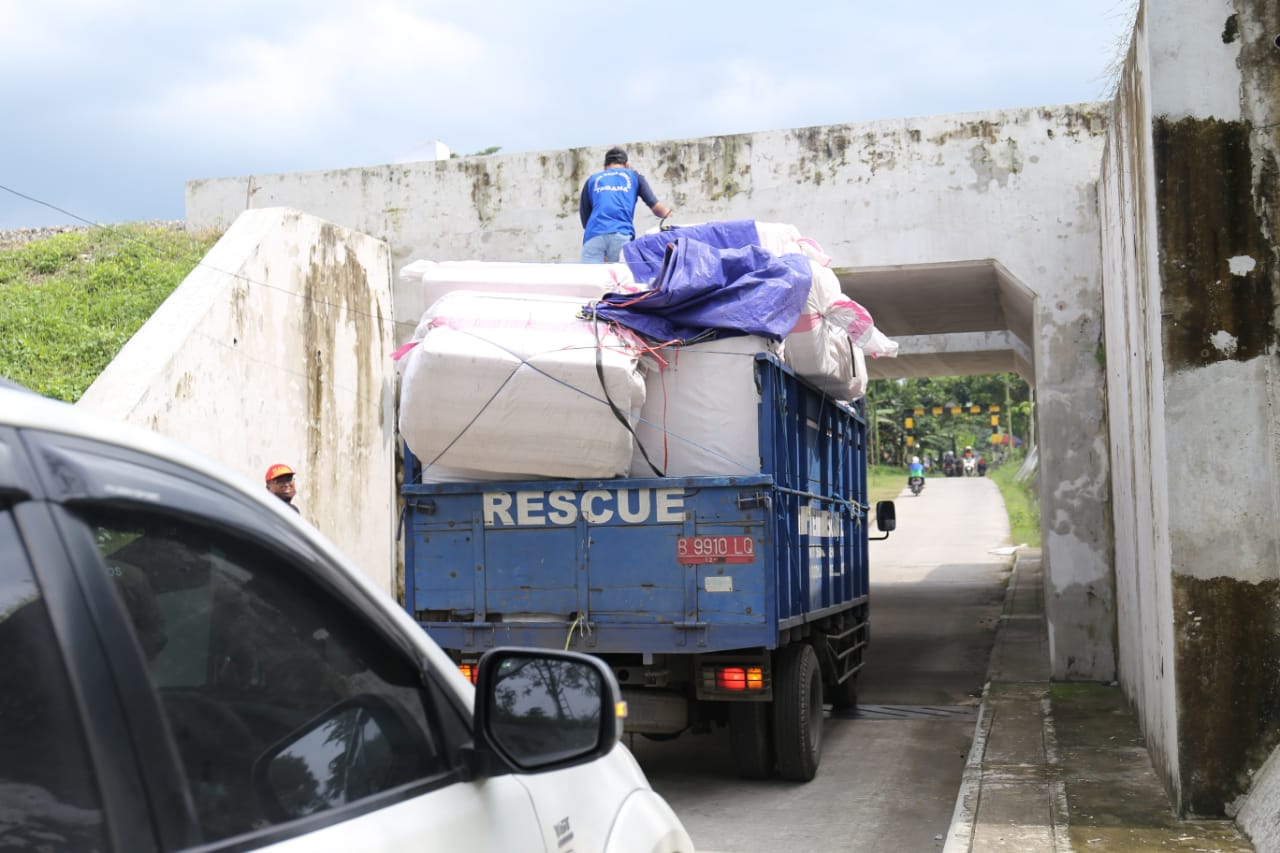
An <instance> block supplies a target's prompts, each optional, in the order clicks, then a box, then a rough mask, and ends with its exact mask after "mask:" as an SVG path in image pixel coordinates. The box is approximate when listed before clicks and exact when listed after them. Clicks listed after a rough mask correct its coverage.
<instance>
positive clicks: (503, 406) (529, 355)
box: [400, 291, 645, 480]
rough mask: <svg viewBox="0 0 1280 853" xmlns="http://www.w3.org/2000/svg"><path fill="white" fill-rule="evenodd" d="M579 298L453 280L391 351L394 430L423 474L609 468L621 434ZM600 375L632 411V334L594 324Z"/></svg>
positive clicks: (635, 389)
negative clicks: (400, 350)
mask: <svg viewBox="0 0 1280 853" xmlns="http://www.w3.org/2000/svg"><path fill="white" fill-rule="evenodd" d="M582 304H583V303H582V300H581V299H576V298H561V297H552V296H526V295H523V294H501V293H476V292H471V291H454V292H452V293H450V294H448V295H446V296H445V297H443V298H441V299H440V300H438V301H437V302H436V303H435V304H434V305H432V307H431V308H430V309H429V310H428V311H427V313H426V314H425V315H423V318H422V322H421V323H419V326H418V331H417V332H416V333H415V335H414V337H415V339H417V340H419V341H420V342H419V343H418V345H417V346H415V347H413V348H412V349H411V350H409V352H408V353H407V354H406V355H405V356H404V358H402V359H401V372H402V377H401V383H400V434H401V436H402V437H403V438H404V441H405V443H406V444H407V445H408V446H409V449H410V450H412V451H413V452H414V454H415V455H416V456H417V457H418V458H419V459H420V460H421V461H422V464H423V466H424V467H425V468H426V471H425V477H424V479H428V480H431V479H436V480H439V479H442V478H444V479H455V478H456V479H460V480H475V479H482V478H485V477H489V478H493V479H499V478H508V479H512V478H522V477H539V478H540V477H563V478H596V477H616V476H621V475H623V474H626V473H627V470H628V469H629V467H630V464H631V453H632V447H633V440H632V436H631V433H630V432H628V431H627V429H626V428H625V427H624V426H623V425H622V424H621V423H620V422H619V421H618V419H617V418H616V417H615V415H614V413H613V411H612V409H611V408H610V406H609V405H608V403H607V402H606V400H605V395H604V394H603V393H602V390H601V383H600V378H599V376H598V375H597V371H596V350H597V345H596V331H595V329H596V328H597V327H595V325H594V324H593V323H591V322H589V321H586V320H580V319H577V318H576V314H577V313H578V311H579V310H580V309H581V307H582ZM598 330H599V335H600V340H601V343H602V346H601V347H600V360H601V365H602V369H603V371H604V377H605V385H606V387H607V389H608V393H609V396H610V397H611V398H612V400H613V402H614V403H615V404H616V406H617V407H618V408H619V409H620V410H621V411H622V412H623V413H624V415H626V416H627V417H628V418H629V419H631V420H634V419H635V418H636V417H637V416H638V414H639V410H640V407H641V406H642V405H643V403H644V392H645V388H644V379H643V377H642V376H641V373H640V367H639V357H638V350H637V348H636V347H634V346H633V345H632V343H631V339H630V338H627V337H620V336H619V335H617V334H614V333H611V332H609V331H608V327H606V326H605V325H603V324H601V325H599V326H598Z"/></svg>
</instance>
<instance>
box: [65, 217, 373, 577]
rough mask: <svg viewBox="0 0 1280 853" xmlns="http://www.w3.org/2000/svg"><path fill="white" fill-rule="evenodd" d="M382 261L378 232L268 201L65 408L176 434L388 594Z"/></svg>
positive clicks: (243, 221)
mask: <svg viewBox="0 0 1280 853" xmlns="http://www.w3.org/2000/svg"><path fill="white" fill-rule="evenodd" d="M391 316H392V306H391V283H390V262H389V256H388V252H387V246H386V244H385V243H382V242H381V241H379V240H376V239H374V238H372V237H369V236H367V235H364V234H358V233H355V232H352V231H349V230H347V229H345V228H341V227H338V226H335V225H333V224H332V223H329V222H324V221H322V220H320V219H317V218H315V217H312V216H308V215H304V214H301V213H298V212H297V211H293V210H285V209H280V208H273V209H263V210H254V211H250V212H247V213H245V214H244V215H242V216H239V217H237V218H236V219H235V222H234V224H233V225H232V226H231V227H230V229H229V230H228V231H227V232H226V234H225V235H224V236H223V238H222V239H221V240H219V241H218V243H217V245H215V246H214V247H213V249H212V250H211V251H210V252H209V254H208V255H206V256H205V258H204V260H203V261H202V262H201V264H200V266H199V267H197V268H196V270H195V271H194V272H192V273H191V275H189V276H187V278H186V280H184V281H183V282H182V284H181V285H180V286H179V287H178V288H177V290H175V291H174V292H173V294H171V295H170V297H169V298H168V299H167V300H165V302H164V304H162V305H161V306H160V308H159V310H157V311H156V313H155V314H154V315H153V316H152V317H151V319H150V320H148V321H147V323H146V324H145V325H144V326H143V327H142V328H141V329H140V330H139V331H138V333H137V334H136V335H134V336H133V338H131V339H130V340H129V342H128V344H126V345H125V347H124V349H123V350H122V351H121V352H120V354H119V355H118V356H117V357H116V358H115V360H113V361H112V362H111V365H110V366H109V367H108V368H107V370H106V371H104V372H103V374H102V375H101V376H99V377H98V379H97V381H96V382H94V383H93V385H92V386H91V387H90V388H89V390H88V391H86V392H85V394H84V396H83V397H82V398H81V400H80V402H79V405H81V406H84V407H86V408H89V409H92V410H94V411H97V412H101V413H103V414H106V415H109V416H111V417H113V418H118V419H120V420H124V421H129V422H131V423H135V424H139V425H142V426H145V427H148V428H150V429H153V430H155V431H156V432H160V433H163V434H165V435H169V436H172V437H174V438H177V439H179V440H181V441H183V442H185V443H187V444H189V445H191V446H193V447H194V448H196V449H197V450H200V451H202V452H203V453H205V454H207V455H209V456H211V457H213V458H215V459H217V460H219V461H220V462H222V463H224V464H226V465H228V466H229V467H231V468H233V469H237V470H239V471H241V472H242V473H243V474H244V475H245V477H246V478H248V479H249V481H250V482H251V483H253V484H254V485H255V486H257V487H258V488H265V484H264V482H263V475H264V473H265V472H266V470H267V466H268V465H270V464H272V463H274V462H285V463H287V464H289V465H290V466H292V467H293V468H294V469H295V470H296V471H297V472H298V474H297V483H298V496H297V498H296V499H295V503H297V504H298V506H299V507H300V509H301V511H302V517H303V518H304V519H306V520H307V521H309V522H310V523H311V524H313V525H315V526H316V528H317V529H319V530H320V531H321V532H322V533H324V534H325V535H326V536H328V537H329V538H330V539H331V540H333V542H334V543H335V544H337V545H338V546H339V547H340V548H341V549H342V550H343V551H344V552H346V554H347V555H348V556H350V557H351V558H352V559H353V560H354V561H355V563H356V564H357V565H358V566H360V567H361V568H362V569H363V570H364V571H365V573H366V574H368V575H369V577H370V578H372V579H373V580H374V581H375V582H376V583H377V584H378V585H380V586H381V587H382V588H383V589H386V590H387V591H388V592H389V593H392V594H395V593H396V591H397V590H396V588H395V585H394V582H395V574H394V572H395V561H396V554H395V526H394V524H395V518H396V511H395V509H394V507H395V488H394V483H393V476H394V471H395V461H394V445H393V438H394V422H393V420H392V411H393V403H394V399H393V393H392V376H393V373H392V371H391V362H390V360H389V359H388V357H387V356H388V353H390V352H391V351H392V349H393V339H392V330H391V322H390V320H391Z"/></svg>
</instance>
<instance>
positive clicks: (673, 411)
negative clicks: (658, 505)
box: [399, 220, 896, 481]
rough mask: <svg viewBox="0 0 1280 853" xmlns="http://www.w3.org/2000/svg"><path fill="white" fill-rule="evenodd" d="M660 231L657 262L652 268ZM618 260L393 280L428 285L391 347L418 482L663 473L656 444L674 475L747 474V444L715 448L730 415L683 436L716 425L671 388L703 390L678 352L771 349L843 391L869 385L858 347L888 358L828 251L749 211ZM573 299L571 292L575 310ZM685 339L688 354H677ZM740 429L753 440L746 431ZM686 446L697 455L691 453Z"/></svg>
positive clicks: (710, 384)
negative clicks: (423, 302)
mask: <svg viewBox="0 0 1280 853" xmlns="http://www.w3.org/2000/svg"><path fill="white" fill-rule="evenodd" d="M686 232H688V234H689V235H693V236H686ZM695 237H697V238H701V239H695ZM704 240H707V241H710V242H704ZM753 240H754V241H758V242H760V243H767V244H769V245H771V246H773V247H774V248H776V249H782V250H784V251H785V252H786V253H785V254H782V255H775V254H774V253H773V252H771V251H769V250H767V249H765V248H764V247H763V246H762V245H757V244H756V243H753V242H750V241H753ZM658 241H661V242H664V245H665V248H664V249H663V257H664V259H665V261H666V262H665V263H664V264H662V265H659V266H656V267H655V266H654V264H653V263H652V262H651V256H652V252H653V248H652V246H653V245H656V242H658ZM624 256H626V257H628V258H630V259H631V263H632V264H633V268H634V269H633V271H632V268H629V267H627V266H626V265H623V264H603V265H592V264H520V263H487V262H446V263H433V262H429V261H415V262H414V263H412V264H409V265H408V266H406V267H405V268H404V270H403V271H402V273H401V278H402V280H405V281H407V282H412V283H414V284H417V285H418V286H420V287H421V288H422V289H423V293H424V294H425V295H427V296H429V297H432V298H433V302H432V304H431V307H430V308H429V309H428V311H427V312H426V314H424V315H423V317H422V318H421V321H420V322H419V324H418V327H417V329H416V330H415V332H414V335H413V338H412V339H411V341H410V342H409V344H408V345H407V346H406V347H405V348H403V355H402V358H401V361H400V374H401V390H400V415H399V425H400V433H401V436H402V438H403V439H404V440H405V442H406V443H407V444H408V446H409V447H410V448H412V449H413V451H414V453H415V455H417V457H418V458H419V459H420V460H422V462H423V476H424V477H425V478H427V479H429V480H440V481H467V480H477V479H485V478H499V479H501V478H510V477H520V476H524V477H535V478H546V477H592V476H594V477H612V476H620V475H623V474H626V473H628V472H630V473H638V472H640V471H644V472H647V473H658V474H663V473H667V467H666V464H664V463H662V462H655V461H654V460H653V459H652V458H650V456H651V454H650V453H649V450H650V444H649V443H650V442H656V441H660V442H661V443H660V444H657V445H655V446H654V448H653V453H654V454H658V455H661V456H663V457H665V458H674V462H675V468H674V469H673V470H672V472H671V473H678V472H690V473H712V472H713V471H714V470H715V469H716V467H717V465H720V464H722V463H723V464H724V465H726V466H728V467H725V468H723V469H722V470H720V471H719V473H730V472H732V471H736V470H744V469H745V470H752V469H754V470H758V467H759V465H758V460H754V459H753V458H752V454H748V455H747V456H745V457H744V456H742V455H741V454H737V455H735V454H732V453H730V454H727V455H726V454H721V453H720V452H719V451H718V450H717V449H716V447H715V445H717V444H723V443H725V442H726V441H727V443H728V444H730V445H732V444H733V443H734V442H733V439H734V437H735V436H734V435H733V434H732V433H733V431H732V429H731V430H730V431H729V432H730V434H729V435H728V436H726V437H725V438H724V440H717V439H714V438H712V440H710V441H709V442H708V441H704V440H702V439H703V438H707V437H708V436H707V435H706V430H705V429H703V430H695V431H693V432H692V433H688V434H686V431H685V429H684V427H683V426H682V425H683V424H688V423H689V422H694V423H696V422H697V421H698V420H699V419H704V420H711V421H714V418H708V416H706V415H702V414H699V411H706V410H708V408H710V410H711V411H714V410H715V407H714V406H711V407H708V406H707V405H706V401H705V400H704V401H702V402H700V403H699V404H698V406H697V407H692V406H687V405H685V404H684V403H682V402H680V400H679V397H680V395H681V393H683V395H684V397H685V398H686V399H690V400H691V399H693V398H694V397H695V396H697V393H698V392H697V387H696V385H695V381H694V380H693V379H691V378H687V377H693V376H699V375H705V376H710V374H709V373H708V372H707V371H706V370H702V371H697V370H693V369H691V368H690V367H686V368H684V369H683V370H682V368H681V363H682V361H685V362H695V363H708V364H709V363H712V362H714V361H717V354H719V355H720V356H727V355H729V354H732V355H736V356H737V357H738V358H737V361H738V362H739V363H740V364H746V362H748V361H749V357H750V356H751V355H754V354H755V353H757V352H772V353H774V354H777V355H779V356H780V357H781V358H782V359H783V361H784V363H786V364H788V365H789V366H791V367H792V368H793V369H795V370H796V371H797V373H799V374H800V375H801V376H802V377H804V378H806V379H807V380H809V381H810V382H812V383H814V384H815V385H817V387H818V388H820V389H821V390H823V391H824V392H826V393H827V394H829V395H830V396H832V397H834V398H836V399H840V400H846V401H848V400H856V399H858V398H859V397H861V396H862V394H864V393H865V390H866V381H867V379H866V367H865V355H864V351H868V350H869V351H870V352H871V353H872V354H873V356H876V357H878V356H884V355H887V356H892V355H894V354H896V344H894V343H893V342H892V341H889V340H888V339H887V338H885V337H884V336H883V335H882V334H880V332H879V331H878V330H877V329H876V328H875V326H874V321H873V320H872V318H871V315H870V313H869V312H867V311H866V309H865V308H863V307H862V306H861V305H858V303H856V302H854V301H853V300H850V299H847V298H846V297H844V295H843V294H842V293H841V292H840V286H839V281H838V279H837V278H836V277H835V274H834V273H832V272H831V270H830V269H829V268H827V267H826V266H824V265H823V263H824V262H825V263H829V262H830V259H829V258H827V257H826V256H825V255H823V254H822V253H821V250H820V249H819V248H817V245H816V243H814V242H813V241H811V240H810V241H806V240H804V239H803V238H801V237H799V234H798V232H797V231H796V229H794V227H792V226H784V225H779V224H769V223H755V222H753V221H750V220H746V221H742V222H733V223H711V224H708V225H704V226H696V227H691V228H688V229H676V230H674V231H670V232H661V233H659V234H656V235H647V236H645V237H641V238H639V239H637V240H636V241H633V243H632V244H628V246H627V247H626V249H624ZM624 269H626V270H628V271H627V272H623V270H624ZM574 295H577V296H581V297H583V299H582V300H580V302H579V304H578V305H577V306H576V308H578V309H581V310H578V311H577V312H576V313H577V316H574V313H575V312H574V311H572V310H570V309H571V308H573V307H575V306H572V305H571V303H572V301H573V296H574ZM557 300H562V301H557ZM736 338H746V340H735V339H736ZM713 342H717V343H713ZM698 347H700V348H701V349H698ZM686 349H688V350H689V352H691V353H694V352H696V353H697V355H691V356H690V357H689V358H687V359H682V358H681V357H679V354H680V353H683V352H684V351H685V350H686ZM718 360H719V361H720V362H722V363H725V364H727V363H728V362H730V361H732V360H733V359H728V358H723V357H720V358H719V359H718ZM744 371H746V372H749V368H744V367H741V366H740V367H739V368H738V371H737V372H738V374H739V375H741V374H743V373H744ZM680 373H683V374H684V376H683V377H682V376H679V375H678V374H680ZM668 380H669V381H668ZM697 381H698V382H702V381H704V380H702V379H698V380H697ZM668 385H671V386H673V387H674V389H675V390H676V391H677V393H676V394H675V397H674V399H673V398H669V397H668V389H667V386H668ZM637 386H643V387H637ZM705 388H706V390H707V392H709V393H710V394H711V395H712V396H715V395H716V394H717V393H720V392H723V394H724V395H728V396H729V397H732V395H733V393H734V389H733V386H732V385H724V384H723V383H718V382H716V381H715V380H714V379H710V380H709V381H707V384H706V386H705ZM655 390H656V391H658V392H661V393H660V394H659V396H658V397H656V398H655V397H653V393H654V391H655ZM461 398H465V399H461ZM646 400H649V404H648V405H647V406H645V401H646ZM673 403H674V405H673ZM706 426H708V427H712V426H713V424H707V425H706ZM748 432H749V430H748ZM744 438H745V442H744V443H745V445H746V447H747V448H750V446H751V441H752V439H751V437H750V435H746V436H744ZM740 443H743V442H740ZM597 445H599V446H597ZM517 457H518V458H517ZM698 458H704V459H705V464H695V465H693V467H689V465H688V464H686V463H688V462H689V461H690V460H697V459H698ZM717 459H719V460H720V462H717V461H716V460H717ZM744 460H745V467H744V465H743V462H744Z"/></svg>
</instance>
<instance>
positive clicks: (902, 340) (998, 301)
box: [837, 259, 1036, 387]
mask: <svg viewBox="0 0 1280 853" xmlns="http://www.w3.org/2000/svg"><path fill="white" fill-rule="evenodd" d="M837 274H838V275H839V277H840V284H841V287H842V289H843V290H844V292H845V293H846V294H847V295H849V297H850V298H852V299H856V300H857V301H858V302H860V303H862V304H863V305H864V306H865V307H866V308H867V309H868V310H870V311H871V314H872V316H874V317H875V318H876V325H877V326H878V327H879V328H880V330H881V331H883V332H884V333H885V334H886V335H888V336H889V337H891V338H893V339H894V340H896V341H897V342H898V345H899V347H900V349H899V351H898V355H897V357H895V358H880V359H871V360H870V361H868V363H867V372H868V375H869V376H870V377H871V378H872V379H899V378H904V377H922V376H964V375H970V374H988V373H1017V374H1018V375H1019V376H1021V377H1022V378H1023V379H1025V380H1026V381H1027V383H1028V384H1029V385H1031V386H1032V387H1034V386H1035V347H1034V346H1033V344H1034V341H1033V340H1032V329H1033V328H1034V322H1033V318H1034V314H1035V304H1036V297H1035V293H1034V292H1033V291H1032V290H1031V289H1030V288H1029V287H1027V286H1026V285H1025V284H1023V283H1022V282H1021V281H1019V280H1018V278H1017V277H1016V276H1015V275H1013V274H1012V273H1010V272H1009V270H1007V269H1006V268H1005V267H1004V266H1003V265H1002V264H1001V263H1000V262H999V261H994V260H990V259H987V260H969V261H954V262H950V263H931V264H904V265H901V266H893V267H865V268H860V269H846V270H838V271H837Z"/></svg>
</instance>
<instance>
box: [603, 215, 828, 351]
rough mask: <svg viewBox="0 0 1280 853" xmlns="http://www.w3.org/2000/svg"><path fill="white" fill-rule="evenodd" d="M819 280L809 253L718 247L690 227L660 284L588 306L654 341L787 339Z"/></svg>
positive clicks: (669, 254)
mask: <svg viewBox="0 0 1280 853" xmlns="http://www.w3.org/2000/svg"><path fill="white" fill-rule="evenodd" d="M753 228H754V226H753ZM667 233H670V232H667ZM753 233H754V231H753ZM811 282H812V279H811V273H810V267H809V260H808V258H806V257H804V256H803V255H783V256H782V257H778V256H777V255H774V254H772V253H771V252H769V251H767V250H765V249H763V248H761V247H759V246H754V245H752V246H743V247H741V248H717V247H715V246H711V245H708V244H707V243H703V242H700V241H698V240H694V239H690V238H689V237H686V236H683V231H682V232H681V236H678V237H676V238H675V239H674V240H670V242H669V243H668V244H667V248H666V250H665V252H664V258H663V263H662V266H661V269H660V270H659V273H658V277H657V279H656V280H655V281H654V283H653V289H652V290H649V291H645V292H642V293H610V294H606V295H605V296H604V298H602V299H601V300H600V301H599V302H597V303H595V304H594V307H593V306H588V307H587V312H588V313H591V312H592V311H594V313H595V314H596V316H598V317H600V318H602V319H606V320H611V321H614V322H616V323H619V324H621V325H623V326H626V327H627V328H629V329H631V330H633V331H635V332H638V333H639V334H641V335H644V336H646V337H648V338H649V339H651V340H654V341H662V342H667V341H693V340H700V339H704V338H707V337H711V336H714V337H732V336H735V335H762V336H764V337H767V338H772V339H773V340H776V341H780V340H782V339H783V338H784V337H786V336H787V334H789V333H790V332H791V330H792V329H793V328H794V327H795V325H796V321H797V320H798V319H799V318H800V314H801V312H802V311H803V310H804V304H805V300H806V299H807V298H808V296H809V286H810V284H811Z"/></svg>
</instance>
